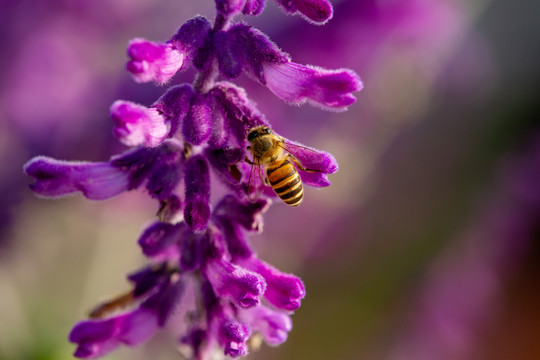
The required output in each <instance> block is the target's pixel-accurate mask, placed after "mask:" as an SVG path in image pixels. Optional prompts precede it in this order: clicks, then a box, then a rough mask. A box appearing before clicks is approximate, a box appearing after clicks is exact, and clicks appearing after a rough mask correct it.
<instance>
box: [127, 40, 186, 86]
mask: <svg viewBox="0 0 540 360" xmlns="http://www.w3.org/2000/svg"><path fill="white" fill-rule="evenodd" d="M127 53H128V56H129V57H130V59H131V60H130V61H129V62H128V63H127V64H126V69H127V70H128V71H129V72H130V73H131V74H132V75H133V78H134V79H135V81H136V82H139V83H144V82H149V81H155V82H157V83H164V82H167V81H168V80H169V79H170V78H172V77H173V76H174V74H176V72H177V71H178V69H180V67H181V66H182V63H183V61H184V58H185V54H184V53H182V52H180V51H179V50H177V49H176V48H175V47H174V46H173V45H172V44H166V43H156V42H152V41H148V40H146V39H141V38H137V39H133V40H131V41H130V42H129V45H128V49H127Z"/></svg>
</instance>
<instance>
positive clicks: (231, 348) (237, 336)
mask: <svg viewBox="0 0 540 360" xmlns="http://www.w3.org/2000/svg"><path fill="white" fill-rule="evenodd" d="M248 339H249V330H248V328H247V326H246V325H244V324H242V323H240V322H238V321H235V320H224V321H223V322H222V323H221V325H220V328H219V333H218V341H219V344H220V346H221V347H222V348H223V350H224V352H225V355H228V356H230V357H232V358H237V357H239V356H245V355H247V353H248V347H247V344H246V341H247V340H248Z"/></svg>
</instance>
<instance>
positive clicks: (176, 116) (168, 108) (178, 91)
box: [152, 84, 195, 136]
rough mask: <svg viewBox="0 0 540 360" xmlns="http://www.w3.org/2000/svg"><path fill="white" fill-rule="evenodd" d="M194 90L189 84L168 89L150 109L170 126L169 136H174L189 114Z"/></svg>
mask: <svg viewBox="0 0 540 360" xmlns="http://www.w3.org/2000/svg"><path fill="white" fill-rule="evenodd" d="M194 95H195V90H193V87H192V86H191V85H190V84H182V85H177V86H173V87H171V88H169V89H168V90H167V92H166V93H165V94H163V95H162V96H161V97H160V98H159V99H158V100H157V101H156V102H155V103H154V104H153V105H152V107H154V108H156V109H157V110H158V111H160V112H161V113H162V115H163V116H164V117H165V118H166V119H167V121H168V122H169V124H170V128H171V129H170V131H169V136H174V135H175V134H176V131H177V130H178V127H179V126H180V124H182V122H183V121H184V118H185V117H186V115H187V113H188V112H189V108H190V104H191V99H192V98H193V96H194Z"/></svg>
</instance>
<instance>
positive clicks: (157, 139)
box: [110, 100, 170, 147]
mask: <svg viewBox="0 0 540 360" xmlns="http://www.w3.org/2000/svg"><path fill="white" fill-rule="evenodd" d="M110 115H111V119H112V120H113V121H114V123H115V127H114V129H113V134H114V136H116V137H117V138H118V139H119V140H120V141H121V142H122V143H123V144H125V145H127V146H137V145H144V146H150V147H154V146H158V145H159V144H161V142H162V141H163V140H164V139H165V138H166V137H167V135H168V134H169V129H170V125H168V124H167V123H166V121H165V119H164V117H163V116H162V115H161V114H160V112H159V111H158V110H157V109H155V108H147V107H145V106H142V105H138V104H135V103H133V102H130V101H123V100H117V101H115V102H114V103H113V104H112V105H111V109H110Z"/></svg>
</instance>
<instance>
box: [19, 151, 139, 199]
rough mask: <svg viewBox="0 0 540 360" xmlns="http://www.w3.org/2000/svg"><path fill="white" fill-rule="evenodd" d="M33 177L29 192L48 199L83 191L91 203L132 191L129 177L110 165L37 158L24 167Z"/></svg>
mask: <svg viewBox="0 0 540 360" xmlns="http://www.w3.org/2000/svg"><path fill="white" fill-rule="evenodd" d="M24 171H25V172H26V174H27V175H28V176H30V177H32V178H34V180H35V183H33V184H31V185H30V189H32V191H34V192H35V193H36V194H38V195H40V196H43V197H45V198H56V197H60V196H64V195H69V194H74V193H78V192H81V193H82V194H83V195H84V196H85V197H86V198H88V199H90V200H103V199H108V198H110V197H113V196H115V195H118V194H120V193H122V192H124V191H127V190H129V188H130V176H129V173H128V172H127V171H124V170H122V169H119V168H117V167H115V166H113V165H111V164H110V163H108V162H96V163H90V162H77V161H60V160H55V159H52V158H49V157H45V156H38V157H35V158H33V159H32V160H30V161H29V162H27V163H26V164H25V165H24Z"/></svg>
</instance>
